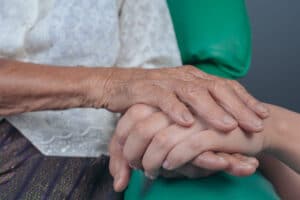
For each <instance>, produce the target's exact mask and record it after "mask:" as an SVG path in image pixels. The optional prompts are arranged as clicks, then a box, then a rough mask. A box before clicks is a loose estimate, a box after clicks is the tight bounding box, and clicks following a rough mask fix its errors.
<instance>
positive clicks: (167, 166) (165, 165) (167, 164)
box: [162, 161, 171, 169]
mask: <svg viewBox="0 0 300 200" xmlns="http://www.w3.org/2000/svg"><path fill="white" fill-rule="evenodd" d="M162 166H163V168H165V169H170V167H171V166H170V163H169V162H168V161H165V162H164V163H163V165H162Z"/></svg>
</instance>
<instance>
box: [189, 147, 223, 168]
mask: <svg viewBox="0 0 300 200" xmlns="http://www.w3.org/2000/svg"><path fill="white" fill-rule="evenodd" d="M192 164H193V165H194V166H196V167H199V168H202V169H207V170H213V171H220V170H225V169H227V168H228V167H229V162H228V161H227V160H226V159H225V158H223V157H222V156H218V155H217V154H216V153H214V152H211V151H207V152H204V153H202V154H200V155H198V156H197V157H196V158H195V159H194V160H193V161H192Z"/></svg>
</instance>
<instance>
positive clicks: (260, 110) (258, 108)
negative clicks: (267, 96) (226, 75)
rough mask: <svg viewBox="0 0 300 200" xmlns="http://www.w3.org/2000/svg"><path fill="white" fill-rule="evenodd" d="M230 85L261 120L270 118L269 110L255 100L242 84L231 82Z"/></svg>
mask: <svg viewBox="0 0 300 200" xmlns="http://www.w3.org/2000/svg"><path fill="white" fill-rule="evenodd" d="M229 84H230V85H231V86H232V87H233V88H234V90H235V92H236V93H237V94H238V96H239V97H240V98H241V99H242V100H243V102H244V103H245V104H246V105H247V106H248V107H249V108H251V110H253V111H254V112H255V113H256V114H257V115H258V116H260V117H261V118H267V117H268V116H269V114H270V113H269V110H268V108H267V107H266V106H265V105H264V104H263V103H262V102H260V101H258V100H257V99H256V98H254V97H253V96H252V95H251V94H250V93H249V92H248V91H247V90H246V89H245V88H244V87H243V86H242V85H241V84H239V83H238V82H237V81H231V80H230V81H229Z"/></svg>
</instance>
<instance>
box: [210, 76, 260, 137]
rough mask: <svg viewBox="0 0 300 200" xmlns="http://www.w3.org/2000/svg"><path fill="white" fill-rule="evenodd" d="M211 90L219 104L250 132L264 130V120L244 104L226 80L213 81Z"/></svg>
mask: <svg viewBox="0 0 300 200" xmlns="http://www.w3.org/2000/svg"><path fill="white" fill-rule="evenodd" d="M209 91H210V92H211V94H212V96H213V97H214V98H215V99H216V100H217V101H218V102H219V104H220V105H222V107H223V108H224V109H225V110H226V111H227V112H229V113H230V114H232V116H234V118H235V119H236V120H237V121H238V123H239V125H240V126H241V127H242V128H243V129H245V130H247V131H250V132H259V131H262V129H263V123H262V120H261V119H260V118H259V117H258V116H257V115H256V114H255V113H254V112H253V111H252V110H251V109H249V108H248V107H247V106H246V105H245V104H244V102H243V101H242V100H241V99H240V97H239V96H237V94H236V93H235V91H234V90H233V89H232V88H231V87H230V86H228V84H227V83H226V82H225V81H214V82H212V84H210V86H209Z"/></svg>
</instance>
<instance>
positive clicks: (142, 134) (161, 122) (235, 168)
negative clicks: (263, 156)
mask: <svg viewBox="0 0 300 200" xmlns="http://www.w3.org/2000/svg"><path fill="white" fill-rule="evenodd" d="M205 127H206V126H205V125H204V123H203V124H201V123H195V125H193V127H191V128H183V127H180V126H178V125H174V124H172V122H171V121H170V120H169V118H168V117H167V115H165V114H163V113H162V112H159V111H158V110H156V109H154V108H152V107H149V106H146V105H136V106H133V107H132V108H131V109H129V110H128V111H127V113H126V114H125V115H124V116H123V117H122V118H121V119H120V121H119V123H118V126H117V128H116V133H115V135H114V136H113V138H112V140H111V143H110V156H111V160H110V172H111V174H112V175H113V176H114V180H115V181H114V188H115V190H117V191H121V190H123V189H124V188H125V187H126V185H127V183H128V181H129V175H130V167H129V165H131V167H132V168H140V169H143V170H145V174H146V175H147V176H148V177H150V178H155V177H156V176H157V175H159V174H161V175H164V176H166V177H174V176H175V177H178V176H184V177H189V178H197V177H202V176H207V175H209V174H212V173H214V172H216V171H220V170H225V171H228V172H229V173H231V174H233V175H250V174H251V173H253V172H254V171H255V169H256V167H257V166H258V162H257V160H256V159H254V158H248V157H245V156H242V155H240V154H234V155H230V154H226V153H213V152H210V151H207V152H204V153H203V154H201V155H199V156H198V157H197V158H196V159H194V160H193V161H191V162H189V163H186V164H185V165H184V166H182V167H180V168H177V169H175V170H172V171H169V170H161V165H162V162H163V161H164V158H165V156H166V155H167V153H168V152H169V151H170V150H171V149H170V148H172V147H173V146H174V145H176V142H180V141H181V140H183V139H184V138H185V137H187V136H188V135H191V134H195V133H196V132H197V131H199V130H206V128H205ZM195 131H196V132H195ZM157 138H160V139H159V140H158V139H157ZM162 139H164V141H162ZM168 140H169V142H170V143H168ZM151 141H152V142H151ZM162 142H163V143H162ZM150 143H151V144H152V145H151V146H150ZM163 144H165V145H166V146H164V145H163ZM123 146H124V147H123ZM155 146H158V147H165V148H158V149H157V152H155V151H154V152H152V153H150V152H151V151H152V150H153V147H155ZM147 148H149V150H150V152H149V151H148V149H147ZM151 149H152V150H151ZM144 154H147V156H146V157H145V156H144ZM150 154H152V156H151V155H150ZM152 158H153V160H152ZM148 159H150V160H148ZM153 164H154V165H153Z"/></svg>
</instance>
